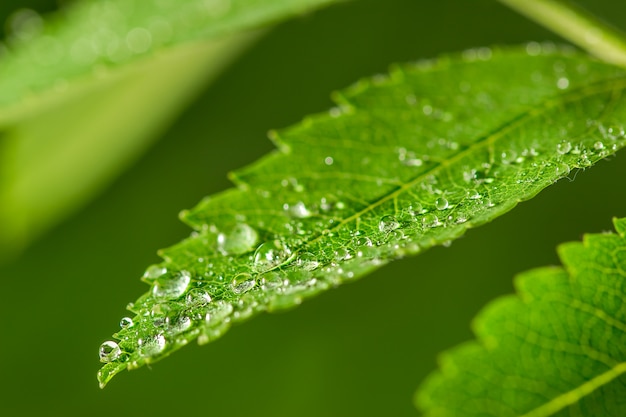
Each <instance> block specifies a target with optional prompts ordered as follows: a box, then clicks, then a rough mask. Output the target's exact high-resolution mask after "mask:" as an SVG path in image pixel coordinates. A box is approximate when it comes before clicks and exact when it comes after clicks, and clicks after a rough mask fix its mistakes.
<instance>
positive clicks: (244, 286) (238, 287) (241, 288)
mask: <svg viewBox="0 0 626 417" xmlns="http://www.w3.org/2000/svg"><path fill="white" fill-rule="evenodd" d="M255 284H256V281H255V279H254V278H253V277H252V275H250V274H247V273H245V272H244V273H241V274H238V275H237V276H235V278H233V280H232V282H231V283H230V289H231V290H232V292H233V293H235V294H243V293H244V292H248V291H250V290H251V289H252V287H254V285H255Z"/></svg>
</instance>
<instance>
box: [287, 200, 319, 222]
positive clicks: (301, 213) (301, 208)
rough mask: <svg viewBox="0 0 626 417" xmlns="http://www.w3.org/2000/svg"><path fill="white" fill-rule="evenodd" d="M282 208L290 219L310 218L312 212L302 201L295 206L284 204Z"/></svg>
mask: <svg viewBox="0 0 626 417" xmlns="http://www.w3.org/2000/svg"><path fill="white" fill-rule="evenodd" d="M283 208H284V209H285V210H286V211H287V213H289V215H290V216H291V217H295V218H297V219H306V218H307V217H311V216H312V215H313V213H312V211H311V210H309V209H308V207H307V206H306V205H305V204H304V203H303V202H302V201H298V202H297V203H296V204H292V205H289V204H285V205H284V206H283Z"/></svg>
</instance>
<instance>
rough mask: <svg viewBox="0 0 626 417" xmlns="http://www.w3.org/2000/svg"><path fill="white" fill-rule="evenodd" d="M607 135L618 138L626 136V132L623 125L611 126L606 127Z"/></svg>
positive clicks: (614, 138) (610, 137)
mask: <svg viewBox="0 0 626 417" xmlns="http://www.w3.org/2000/svg"><path fill="white" fill-rule="evenodd" d="M606 135H607V136H608V137H609V139H613V140H616V139H620V138H623V137H624V136H626V133H625V132H624V128H623V127H621V126H609V127H608V128H607V129H606Z"/></svg>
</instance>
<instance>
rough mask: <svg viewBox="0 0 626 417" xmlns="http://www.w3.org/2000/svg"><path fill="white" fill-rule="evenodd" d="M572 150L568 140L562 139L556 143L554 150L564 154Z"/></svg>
mask: <svg viewBox="0 0 626 417" xmlns="http://www.w3.org/2000/svg"><path fill="white" fill-rule="evenodd" d="M571 150H572V144H571V143H570V142H569V141H563V142H561V143H558V144H557V145H556V151H557V152H558V153H560V154H561V155H565V154H566V153H569V152H570V151H571Z"/></svg>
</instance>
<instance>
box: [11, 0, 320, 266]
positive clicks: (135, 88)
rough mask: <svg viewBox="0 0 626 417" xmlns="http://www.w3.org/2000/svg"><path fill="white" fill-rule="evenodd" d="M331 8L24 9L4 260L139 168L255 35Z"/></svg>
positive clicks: (107, 5) (15, 41)
mask: <svg viewBox="0 0 626 417" xmlns="http://www.w3.org/2000/svg"><path fill="white" fill-rule="evenodd" d="M330 2H331V1H329V0H283V1H274V2H270V3H268V2H258V1H257V2H254V1H252V2H251V1H236V2H232V4H231V2H230V1H229V0H219V1H218V0H216V1H212V2H206V1H204V2H203V1H197V0H188V1H185V2H180V1H178V2H164V1H142V2H128V1H110V2H101V1H84V2H77V3H76V4H75V5H73V6H72V7H68V8H67V9H66V10H64V11H63V13H59V14H57V15H55V16H53V17H51V18H47V19H42V18H41V17H40V16H39V15H37V14H36V13H34V12H33V11H32V10H28V9H20V10H19V11H17V12H16V13H15V14H14V15H13V17H11V18H10V19H9V20H8V23H7V27H8V28H13V30H12V31H11V32H9V34H8V36H7V48H4V49H3V53H2V54H1V55H0V132H2V133H0V135H1V136H0V167H1V169H0V203H1V205H2V209H0V229H1V230H2V233H0V257H2V252H5V256H6V252H16V251H17V250H18V249H20V247H22V246H24V245H25V244H26V243H28V242H29V241H31V240H33V238H34V237H36V236H37V235H39V234H41V233H42V232H43V231H44V230H46V229H47V228H49V227H50V226H51V225H53V224H54V223H55V222H57V221H58V220H59V219H60V218H63V217H64V216H67V215H68V214H69V213H70V212H71V211H72V210H76V209H77V207H79V206H80V205H81V204H84V202H85V201H87V200H88V199H89V198H92V197H93V196H94V195H96V194H97V193H98V192H99V191H101V189H102V188H103V187H104V186H105V185H106V184H108V182H109V181H110V179H111V177H113V176H114V175H115V174H116V173H118V172H119V171H121V170H122V169H124V168H125V167H127V166H128V165H130V163H132V162H133V161H134V160H136V158H137V157H138V156H139V155H141V153H142V152H143V151H145V149H146V148H148V147H149V146H150V144H151V143H152V142H153V141H154V140H155V138H156V137H157V135H158V133H159V132H160V131H162V130H163V129H164V128H166V127H168V126H169V124H170V123H171V121H172V120H173V119H175V117H176V116H177V115H178V114H179V113H180V111H181V109H182V108H184V107H185V106H186V105H188V103H189V102H190V101H191V100H192V99H193V97H195V96H196V95H197V93H198V92H199V90H201V89H202V88H204V87H205V86H206V84H207V83H208V82H209V81H212V79H214V78H215V77H216V76H217V74H219V72H221V70H222V69H223V68H224V67H226V66H227V65H228V64H230V63H231V62H232V60H233V59H234V58H235V57H236V56H238V55H239V53H240V51H241V50H242V49H244V48H245V47H247V46H248V45H249V44H250V43H251V42H252V41H253V40H255V39H256V38H258V36H259V34H260V33H258V32H256V33H255V32H249V30H250V29H256V28H259V27H264V26H267V25H268V24H269V23H271V22H274V21H276V20H280V19H284V18H287V17H290V16H293V15H294V14H298V13H302V12H303V11H305V10H308V9H311V8H313V7H314V6H317V7H319V6H321V5H324V4H328V3H330Z"/></svg>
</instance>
